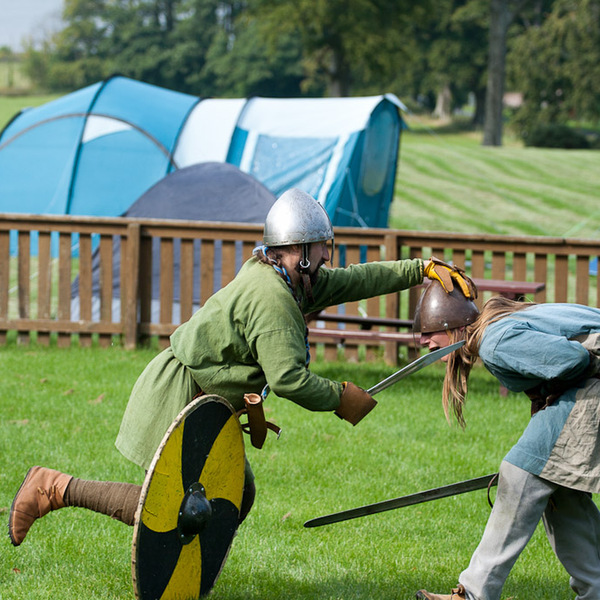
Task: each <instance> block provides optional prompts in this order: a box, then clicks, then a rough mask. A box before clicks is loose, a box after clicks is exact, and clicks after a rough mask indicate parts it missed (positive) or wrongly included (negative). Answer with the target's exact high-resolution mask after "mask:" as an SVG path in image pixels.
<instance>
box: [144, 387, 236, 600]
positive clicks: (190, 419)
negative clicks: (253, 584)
mask: <svg viewBox="0 0 600 600" xmlns="http://www.w3.org/2000/svg"><path fill="white" fill-rule="evenodd" d="M244 467H245V462H244V442H243V440H242V429H241V427H240V423H239V421H238V418H237V416H236V414H235V411H234V409H233V407H232V406H231V405H230V404H229V402H227V400H225V399H224V398H221V397H219V396H201V397H200V398H197V399H196V400H194V401H192V402H191V403H190V404H189V405H188V406H186V407H185V408H184V410H182V411H181V413H180V414H179V415H178V416H177V418H176V419H175V421H174V422H173V424H172V425H171V427H170V428H169V430H168V431H167V433H166V434H165V437H164V438H163V441H162V443H161V445H160V447H159V448H158V450H157V451H156V454H155V455H154V459H153V461H152V464H151V465H150V469H149V470H148V473H147V475H146V479H145V480H144V485H143V487H142V494H141V497H140V505H139V507H138V511H137V514H136V518H135V524H134V531H133V551H132V573H133V586H134V590H135V595H136V598H138V600H147V599H150V598H151V599H152V600H158V599H161V600H163V599H164V600H168V599H175V598H176V599H178V600H191V599H196V598H200V597H201V596H203V595H205V594H207V593H208V592H209V591H210V590H211V589H212V587H213V586H214V584H215V582H216V580H217V577H218V576H219V573H220V572H221V569H222V567H223V565H224V563H225V559H226V558H227V554H228V552H229V548H230V546H231V542H232V540H233V536H234V535H235V532H236V529H237V527H238V517H239V512H240V506H241V503H242V494H243V490H244Z"/></svg>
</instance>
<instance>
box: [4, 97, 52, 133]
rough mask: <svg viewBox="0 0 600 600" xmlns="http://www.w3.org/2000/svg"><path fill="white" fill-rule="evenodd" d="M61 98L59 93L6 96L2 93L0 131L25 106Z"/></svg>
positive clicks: (38, 104) (37, 104)
mask: <svg viewBox="0 0 600 600" xmlns="http://www.w3.org/2000/svg"><path fill="white" fill-rule="evenodd" d="M56 98H59V95H57V94H47V95H44V96H6V95H2V94H1V93H0V131H2V130H3V129H4V127H5V125H6V124H7V123H8V122H9V121H10V120H11V119H12V118H13V117H14V116H15V115H16V114H17V113H18V112H19V111H20V110H21V109H23V108H28V107H33V106H40V105H41V104H45V103H46V102H50V101H51V100H55V99H56Z"/></svg>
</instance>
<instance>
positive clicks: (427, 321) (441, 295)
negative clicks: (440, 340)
mask: <svg viewBox="0 0 600 600" xmlns="http://www.w3.org/2000/svg"><path fill="white" fill-rule="evenodd" d="M478 316H479V309H478V308H477V306H476V305H475V302H473V300H470V299H468V298H466V297H465V296H464V294H463V293H462V292H461V290H460V289H459V288H458V286H457V287H455V288H454V289H453V290H452V291H451V292H450V293H447V292H446V291H445V290H444V288H443V287H442V285H441V284H440V283H439V282H438V281H432V282H431V283H430V284H429V285H428V286H427V288H426V289H425V291H424V292H423V294H422V295H421V298H419V302H418V304H417V308H416V310H415V317H414V321H413V331H414V332H415V333H434V332H436V331H446V330H448V329H457V328H459V327H464V326H465V325H469V324H470V323H473V322H474V321H475V319H477V317H478Z"/></svg>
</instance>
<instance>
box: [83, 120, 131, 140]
mask: <svg viewBox="0 0 600 600" xmlns="http://www.w3.org/2000/svg"><path fill="white" fill-rule="evenodd" d="M128 129H131V125H129V124H128V123H125V121H121V120H119V119H113V118H112V117H99V116H96V115H90V116H89V117H88V118H87V120H86V122H85V129H84V132H83V138H82V140H81V141H82V142H83V143H85V142H90V141H91V140H94V139H96V138H99V137H101V136H103V135H109V134H111V133H117V132H119V131H127V130H128Z"/></svg>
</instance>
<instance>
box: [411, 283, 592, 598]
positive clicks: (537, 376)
mask: <svg viewBox="0 0 600 600" xmlns="http://www.w3.org/2000/svg"><path fill="white" fill-rule="evenodd" d="M477 313H478V311H477V309H476V307H475V305H474V303H473V302H472V301H471V300H469V299H466V298H465V297H464V296H461V295H457V294H449V295H448V294H445V293H443V292H442V293H440V288H439V284H437V283H436V282H433V283H432V284H431V285H430V286H429V287H428V288H427V290H426V291H425V292H424V293H423V296H422V297H421V300H420V303H419V306H418V308H417V314H416V319H415V321H416V325H417V327H418V328H419V330H420V332H421V343H422V344H423V345H426V346H428V347H429V348H430V349H435V348H438V347H443V346H446V345H448V344H449V343H450V342H451V341H456V340H458V339H465V340H466V344H465V346H463V348H461V349H460V350H459V351H458V352H454V353H452V354H451V355H449V358H448V362H447V367H446V378H445V380H444V390H443V402H444V410H445V412H446V416H447V417H448V413H449V412H450V411H452V412H454V415H455V416H456V417H457V419H458V421H459V422H460V423H461V424H464V421H463V417H462V406H463V403H464V401H465V397H466V393H467V381H468V376H469V372H470V370H471V367H472V366H473V364H474V363H475V361H476V360H477V358H478V357H479V358H481V360H482V362H483V364H484V365H485V367H486V368H487V369H488V370H489V371H490V372H491V373H492V374H493V375H494V376H495V377H496V378H497V379H498V380H499V381H500V383H501V384H502V385H504V386H505V387H507V388H508V389H509V390H511V391H514V392H525V393H526V394H527V395H528V396H529V398H530V399H531V407H532V415H533V416H532V419H531V421H530V423H529V425H528V426H527V428H526V429H525V431H524V433H523V435H522V437H521V438H520V439H519V441H518V442H517V443H516V445H515V446H514V447H513V448H512V449H511V450H510V451H509V452H508V454H507V455H506V457H505V458H504V460H503V461H502V464H501V465H500V479H499V483H498V494H497V497H496V503H495V505H494V508H493V510H492V513H491V515H490V518H489V520H488V523H487V525H486V528H485V531H484V534H483V537H482V539H481V541H480V543H479V546H478V547H477V549H476V550H475V552H474V554H473V556H472V558H471V561H470V564H469V566H468V567H467V568H466V569H465V570H464V571H463V572H462V573H461V574H460V576H459V578H458V580H459V585H458V587H457V588H455V589H453V590H452V593H451V594H432V593H430V592H427V591H425V590H420V591H419V592H417V598H422V599H423V598H424V599H429V600H460V599H468V600H499V598H500V594H501V592H502V587H503V585H504V582H505V581H506V578H507V577H508V574H509V572H510V570H511V569H512V567H513V565H514V563H515V561H516V560H517V558H518V556H519V554H520V553H521V551H522V550H523V549H524V547H525V546H526V544H527V543H528V542H529V540H530V538H531V536H532V535H533V532H534V531H535V529H536V526H537V524H538V523H539V521H540V519H542V520H543V522H544V526H545V528H546V533H547V535H548V538H549V540H550V543H551V545H552V548H553V549H554V551H555V553H556V555H557V557H558V558H559V560H560V561H561V562H562V564H563V566H564V567H565V569H566V570H567V572H568V573H569V575H570V584H571V587H572V589H573V590H574V591H575V593H576V594H577V599H578V600H591V599H598V598H600V552H599V549H600V512H599V511H598V509H597V508H596V505H595V504H594V502H593V501H592V498H591V493H599V492H600V435H599V434H600V432H599V427H598V424H599V423H600V380H599V379H598V373H599V371H600V363H599V359H598V356H599V355H600V310H598V309H595V308H590V307H587V306H580V305H576V304H539V305H537V304H533V303H519V302H514V301H511V300H507V299H505V298H502V297H495V298H492V299H490V300H489V301H488V302H487V303H486V304H485V305H484V307H483V310H482V312H481V314H480V315H478V314H477Z"/></svg>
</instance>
